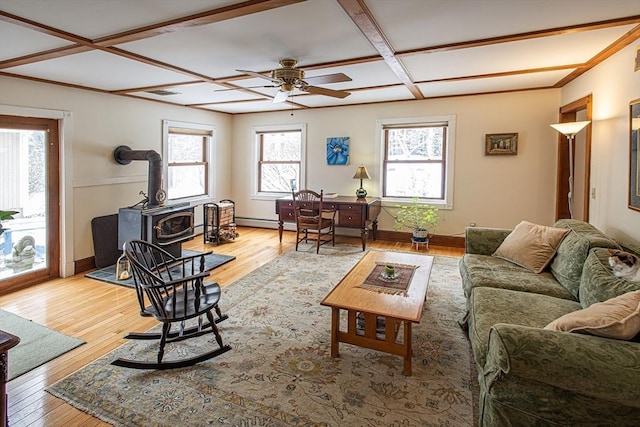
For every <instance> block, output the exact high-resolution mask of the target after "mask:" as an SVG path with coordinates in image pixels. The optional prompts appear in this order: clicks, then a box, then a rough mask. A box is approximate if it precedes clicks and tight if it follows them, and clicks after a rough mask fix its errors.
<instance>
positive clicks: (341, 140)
mask: <svg viewBox="0 0 640 427" xmlns="http://www.w3.org/2000/svg"><path fill="white" fill-rule="evenodd" d="M327 164H328V165H347V164H349V137H348V136H334V137H331V138H327Z"/></svg>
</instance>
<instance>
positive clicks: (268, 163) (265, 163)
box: [256, 129, 303, 194]
mask: <svg viewBox="0 0 640 427" xmlns="http://www.w3.org/2000/svg"><path fill="white" fill-rule="evenodd" d="M283 133H291V134H298V135H299V137H300V141H299V143H300V150H299V151H298V153H297V157H298V159H296V160H265V157H266V155H265V151H266V141H265V136H266V135H273V134H283ZM256 136H257V138H258V139H259V147H260V148H259V160H258V192H262V193H283V194H284V193H288V192H289V191H290V190H291V186H293V185H294V183H293V182H292V181H293V180H295V185H296V186H297V185H299V183H300V171H301V170H302V144H303V141H302V137H303V133H302V130H300V129H293V130H272V131H271V130H270V131H257V132H256ZM286 165H290V166H292V169H294V170H295V175H296V176H295V177H294V178H289V185H288V187H287V190H284V189H283V190H279V189H277V188H266V186H267V185H268V183H265V180H264V176H265V172H266V170H267V168H269V167H277V166H286ZM276 187H277V186H276Z"/></svg>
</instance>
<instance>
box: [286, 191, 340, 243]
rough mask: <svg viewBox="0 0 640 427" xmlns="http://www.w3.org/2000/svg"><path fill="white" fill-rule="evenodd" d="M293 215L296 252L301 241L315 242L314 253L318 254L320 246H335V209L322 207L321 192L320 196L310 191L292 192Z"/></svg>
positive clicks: (321, 192)
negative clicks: (327, 244)
mask: <svg viewBox="0 0 640 427" xmlns="http://www.w3.org/2000/svg"><path fill="white" fill-rule="evenodd" d="M292 194H293V214H294V217H295V220H296V251H297V250H298V244H299V243H300V242H302V241H303V240H304V241H305V242H307V241H308V240H309V234H311V235H312V236H314V235H315V237H311V240H315V241H316V253H320V245H324V244H325V243H328V242H331V244H332V246H335V244H336V229H335V217H336V211H335V209H326V208H325V207H324V206H323V190H320V194H318V193H316V192H315V191H311V190H300V191H292Z"/></svg>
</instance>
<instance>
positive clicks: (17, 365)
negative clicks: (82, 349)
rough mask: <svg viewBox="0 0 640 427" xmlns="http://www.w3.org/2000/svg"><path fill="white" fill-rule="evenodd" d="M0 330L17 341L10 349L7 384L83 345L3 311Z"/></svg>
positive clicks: (71, 338)
mask: <svg viewBox="0 0 640 427" xmlns="http://www.w3.org/2000/svg"><path fill="white" fill-rule="evenodd" d="M0 329H2V330H3V331H5V332H9V333H10V334H13V335H16V336H17V337H19V338H20V343H19V344H18V345H17V346H15V347H13V348H12V349H10V350H9V376H8V380H9V381H11V380H12V379H14V378H16V377H19V376H20V375H22V374H25V373H27V372H29V371H30V370H32V369H35V368H37V367H38V366H40V365H43V364H45V363H47V362H48V361H50V360H53V359H55V358H56V357H58V356H60V355H63V354H64V353H66V352H68V351H70V350H73V349H74V348H76V347H78V346H80V345H82V344H84V343H85V342H84V341H82V340H79V339H77V338H73V337H70V336H67V335H64V334H61V333H60V332H56V331H54V330H53V329H49V328H47V327H45V326H42V325H39V324H37V323H34V322H32V321H30V320H27V319H25V318H22V317H20V316H16V315H15V314H13V313H9V312H8V311H4V310H0Z"/></svg>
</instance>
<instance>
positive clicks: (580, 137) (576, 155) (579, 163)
mask: <svg viewBox="0 0 640 427" xmlns="http://www.w3.org/2000/svg"><path fill="white" fill-rule="evenodd" d="M592 103H593V102H592V96H591V95H588V96H585V97H584V98H581V99H578V100H576V101H574V102H572V103H570V104H567V105H564V106H562V107H560V114H559V122H560V123H565V122H575V121H583V120H589V121H591V108H592ZM572 148H573V150H572V152H573V158H572V159H569V142H568V141H567V137H566V136H564V135H562V134H561V133H558V164H557V174H556V176H557V182H556V221H557V220H559V219H563V218H571V217H572V215H571V210H570V209H569V203H568V199H567V194H568V193H569V172H570V166H569V161H572V162H573V170H574V174H573V175H574V177H573V184H574V187H573V218H574V219H579V220H582V221H585V222H588V221H589V200H590V189H591V125H589V126H587V127H586V129H585V131H584V132H580V133H578V134H577V135H576V136H575V138H574V139H573V147H572Z"/></svg>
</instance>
